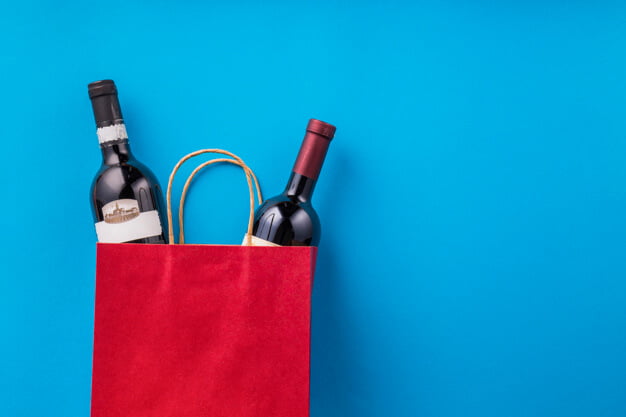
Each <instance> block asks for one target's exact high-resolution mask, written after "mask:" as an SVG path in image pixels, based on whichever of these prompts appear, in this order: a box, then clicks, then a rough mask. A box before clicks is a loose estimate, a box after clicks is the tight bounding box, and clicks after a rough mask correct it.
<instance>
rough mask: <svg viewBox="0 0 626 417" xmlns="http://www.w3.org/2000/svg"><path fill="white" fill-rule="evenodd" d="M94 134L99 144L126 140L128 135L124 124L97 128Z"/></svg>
mask: <svg viewBox="0 0 626 417" xmlns="http://www.w3.org/2000/svg"><path fill="white" fill-rule="evenodd" d="M96 133H97V134H98V142H100V144H103V143H106V142H111V141H114V140H120V139H128V134H127V133H126V125H125V124H124V123H119V124H116V125H112V126H105V127H99V128H98V129H97V130H96Z"/></svg>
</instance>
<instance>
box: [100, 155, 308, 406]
mask: <svg viewBox="0 0 626 417" xmlns="http://www.w3.org/2000/svg"><path fill="white" fill-rule="evenodd" d="M195 154H197V153H194V154H190V155H188V156H187V157H185V158H184V159H183V160H181V162H180V163H179V164H178V165H177V167H176V168H175V170H174V172H175V171H176V169H177V168H178V167H179V166H180V164H181V163H182V162H183V161H184V160H186V159H187V158H188V157H190V156H194V155H195ZM233 157H234V155H233ZM235 158H236V157H235ZM214 161H221V160H214ZM214 161H209V162H208V163H206V164H203V165H208V164H210V163H212V162H214ZM227 161H230V162H233V163H236V164H238V165H242V166H243V167H244V170H245V172H246V176H247V179H248V184H249V185H250V192H251V194H252V188H251V179H250V177H251V176H252V177H253V175H254V174H252V173H251V171H249V169H248V168H247V167H246V166H245V165H244V164H243V161H241V160H240V159H238V158H236V160H230V159H228V160H227ZM239 162H240V163H239ZM200 168H201V167H199V168H198V169H200ZM195 172H197V170H196V171H194V174H195ZM173 175H174V173H173V174H172V177H170V185H169V186H168V193H167V194H168V217H169V218H170V230H169V234H170V242H172V241H173V231H172V227H171V210H170V209H169V207H170V203H169V202H170V198H169V197H170V194H171V181H172V178H173ZM192 176H193V174H192ZM190 180H191V177H190V179H189V180H188V182H187V184H186V186H185V191H186V189H187V187H188V185H189V182H190ZM255 182H256V179H255ZM251 198H252V199H253V196H251ZM253 206H254V201H252V207H253ZM181 207H182V204H181ZM181 220H182V216H181ZM250 220H251V219H250ZM181 226H182V225H181ZM182 231H183V229H182V227H181V236H182ZM250 232H251V223H250V224H249V225H248V233H247V235H246V242H248V243H249V242H250V239H249V236H250ZM315 256H316V248H314V247H253V246H232V245H180V244H179V245H173V244H170V245H146V244H110V243H105V244H98V247H97V272H96V316H95V334H94V351H93V381H92V405H91V415H92V417H148V416H150V417H170V416H171V417H174V416H176V417H196V416H203V417H204V416H210V417H227V416H228V417H253V416H254V417H261V416H263V417H270V416H272V417H283V416H284V417H305V416H308V415H309V370H310V368H309V357H310V309H311V304H310V300H311V287H312V280H313V271H314V265H315Z"/></svg>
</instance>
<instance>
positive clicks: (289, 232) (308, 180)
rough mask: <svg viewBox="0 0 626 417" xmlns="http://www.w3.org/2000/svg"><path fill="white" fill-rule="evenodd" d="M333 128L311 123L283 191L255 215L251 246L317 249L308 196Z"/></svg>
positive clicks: (316, 221)
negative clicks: (313, 247)
mask: <svg viewBox="0 0 626 417" xmlns="http://www.w3.org/2000/svg"><path fill="white" fill-rule="evenodd" d="M334 134H335V126H333V125H330V124H328V123H325V122H322V121H320V120H316V119H311V120H309V124H308V126H307V128H306V134H305V136H304V140H303V142H302V146H301V147H300V152H299V153H298V158H297V159H296V163H295V165H294V167H293V170H292V173H291V176H290V177H289V182H288V183H287V187H286V188H285V191H284V192H283V193H282V194H280V195H278V196H276V197H273V198H270V199H268V200H266V201H265V202H264V203H263V204H262V205H261V206H260V207H259V208H258V209H257V211H256V213H255V219H254V228H253V231H252V234H253V237H252V243H253V244H254V245H256V246H317V245H318V244H319V240H320V233H321V230H320V221H319V218H318V216H317V213H316V212H315V209H313V206H312V205H311V195H312V194H313V189H314V188H315V183H316V181H317V177H318V176H319V174H320V171H321V169H322V164H323V163H324V158H325V157H326V152H327V151H328V146H329V145H330V141H331V140H332V138H333V136H334Z"/></svg>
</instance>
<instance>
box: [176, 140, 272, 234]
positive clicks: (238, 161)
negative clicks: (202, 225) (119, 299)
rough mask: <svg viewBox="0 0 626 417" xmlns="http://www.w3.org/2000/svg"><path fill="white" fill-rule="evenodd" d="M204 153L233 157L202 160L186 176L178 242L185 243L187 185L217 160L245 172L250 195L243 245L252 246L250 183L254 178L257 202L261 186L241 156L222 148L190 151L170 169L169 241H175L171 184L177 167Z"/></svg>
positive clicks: (252, 213) (252, 204) (179, 216)
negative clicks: (236, 166) (202, 161)
mask: <svg viewBox="0 0 626 417" xmlns="http://www.w3.org/2000/svg"><path fill="white" fill-rule="evenodd" d="M206 153H218V154H222V155H227V156H230V157H232V158H233V159H230V158H216V159H212V160H210V161H207V162H204V163H202V164H200V165H199V166H198V167H196V169H194V170H193V172H192V173H191V174H190V175H189V177H188V178H187V181H186V182H185V186H184V187H183V192H182V194H181V197H180V207H179V209H178V225H179V229H180V233H179V239H178V240H179V243H180V244H183V243H185V232H184V221H183V219H184V217H183V216H184V206H185V198H186V196H187V192H188V191H189V185H190V184H191V181H192V180H193V178H194V177H195V176H196V174H197V173H198V172H200V170H202V169H203V168H205V167H207V166H209V165H212V164H215V163H218V162H228V163H231V164H234V165H238V166H240V167H241V168H243V171H244V173H245V174H246V180H247V182H248V191H249V195H250V215H249V217H248V229H247V231H246V237H245V239H244V245H246V246H252V227H253V223H254V189H253V185H252V180H254V188H256V192H257V199H258V202H259V204H260V203H261V202H262V201H263V196H262V194H261V187H260V186H259V181H258V180H257V177H256V175H254V172H252V170H251V169H250V168H249V167H248V166H247V165H246V164H245V162H243V160H242V159H241V158H239V157H238V156H237V155H235V154H234V153H232V152H228V151H225V150H222V149H202V150H199V151H195V152H192V153H190V154H188V155H185V156H184V157H182V158H181V159H180V161H178V163H177V164H176V166H174V169H173V170H172V173H171V174H170V178H169V180H168V182H167V221H168V237H169V243H170V244H171V245H173V244H175V241H174V225H173V223H172V220H173V215H172V184H173V182H174V177H175V176H176V173H177V172H178V169H179V168H180V167H181V166H182V164H183V163H185V161H187V160H188V159H191V158H193V157H195V156H198V155H202V154H206Z"/></svg>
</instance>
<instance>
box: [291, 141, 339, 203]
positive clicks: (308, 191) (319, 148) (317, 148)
mask: <svg viewBox="0 0 626 417" xmlns="http://www.w3.org/2000/svg"><path fill="white" fill-rule="evenodd" d="M328 145H330V139H329V138H328V137H325V136H322V135H321V134H318V133H315V132H312V131H310V130H307V132H306V134H305V135H304V140H303V141H302V146H301V147H300V152H299V153H298V158H297V159H296V163H295V164H294V167H293V172H292V173H291V177H290V178H289V183H288V184H287V188H286V189H285V194H286V195H287V196H289V197H295V198H297V199H299V200H300V201H308V200H310V199H311V195H312V194H313V189H314V188H315V183H316V182H317V177H318V176H319V174H320V171H321V170H322V165H323V164H324V158H325V157H326V152H327V151H328Z"/></svg>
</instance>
